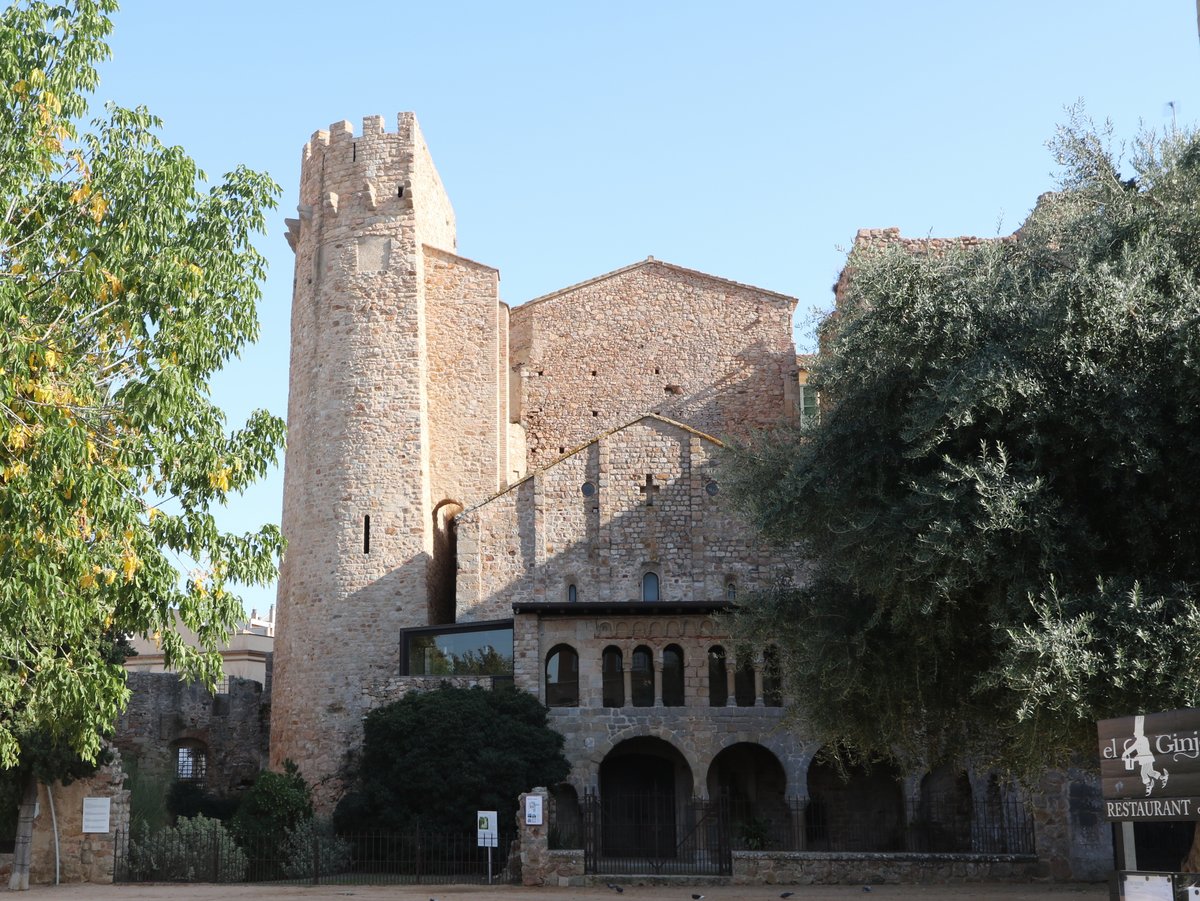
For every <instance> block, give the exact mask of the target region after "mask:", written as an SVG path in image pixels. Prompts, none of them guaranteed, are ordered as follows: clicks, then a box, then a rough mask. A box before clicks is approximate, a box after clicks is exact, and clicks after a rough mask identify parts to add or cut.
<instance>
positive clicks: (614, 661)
mask: <svg viewBox="0 0 1200 901" xmlns="http://www.w3.org/2000/svg"><path fill="white" fill-rule="evenodd" d="M602 669H603V671H604V690H603V695H604V706H605V707H624V706H625V661H624V659H623V658H622V655H621V649H620V648H618V647H616V646H614V645H610V646H609V647H607V648H605V649H604V657H603V659H602Z"/></svg>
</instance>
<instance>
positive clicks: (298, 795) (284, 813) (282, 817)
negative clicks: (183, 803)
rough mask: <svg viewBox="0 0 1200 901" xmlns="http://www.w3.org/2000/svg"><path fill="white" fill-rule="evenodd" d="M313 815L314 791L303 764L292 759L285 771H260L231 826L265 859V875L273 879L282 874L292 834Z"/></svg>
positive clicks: (248, 848)
mask: <svg viewBox="0 0 1200 901" xmlns="http://www.w3.org/2000/svg"><path fill="white" fill-rule="evenodd" d="M312 815H313V809H312V791H311V790H310V789H309V787H308V783H307V782H305V781H304V777H303V776H301V775H300V769H299V767H297V766H296V764H294V763H293V762H292V761H290V760H288V761H286V762H285V763H284V765H283V772H282V773H273V772H271V771H269V770H264V771H263V772H261V773H259V774H258V778H256V779H255V780H254V785H253V786H251V787H250V790H249V791H248V792H246V794H245V796H244V797H243V798H242V803H241V806H240V807H238V810H237V813H235V814H234V815H233V820H232V821H231V822H230V824H229V826H230V829H231V831H232V832H233V834H234V836H235V837H236V838H237V841H238V844H240V845H241V846H242V847H243V848H244V849H245V850H246V852H247V853H249V854H250V855H251V856H252V857H254V858H255V859H256V860H262V861H264V862H265V865H266V866H267V868H268V870H269V871H270V872H267V873H264V874H263V878H271V877H273V876H275V875H278V871H279V869H280V862H281V861H283V860H284V859H285V857H284V855H285V853H286V852H285V845H286V843H287V839H288V836H289V835H290V834H291V833H292V831H293V830H295V829H296V827H297V826H299V825H300V823H302V822H304V821H305V820H311V819H312Z"/></svg>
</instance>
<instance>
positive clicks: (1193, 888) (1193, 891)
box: [1187, 885, 1200, 899]
mask: <svg viewBox="0 0 1200 901" xmlns="http://www.w3.org/2000/svg"><path fill="white" fill-rule="evenodd" d="M1187 896H1188V898H1189V899H1191V898H1200V885H1189V886H1188V890H1187Z"/></svg>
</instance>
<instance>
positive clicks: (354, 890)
mask: <svg viewBox="0 0 1200 901" xmlns="http://www.w3.org/2000/svg"><path fill="white" fill-rule="evenodd" d="M623 888H624V891H623V892H621V893H619V894H618V893H617V892H615V891H613V890H611V889H607V888H604V887H603V886H601V887H597V888H548V887H547V888H520V887H518V886H508V885H505V886H492V887H489V886H480V885H445V886H443V885H424V886H420V885H418V886H394V885H388V886H383V885H381V886H357V885H356V886H344V885H343V886H336V885H331V886H299V887H298V886H263V885H62V886H36V887H34V888H33V889H31V891H30V893H29V894H30V895H31V896H33V898H34V899H44V901H49V899H50V898H54V899H59V898H62V899H70V901H85V899H86V901H93V899H94V901H117V899H120V901H126V899H128V901H225V899H227V898H231V899H235V898H262V899H271V901H343V899H345V898H348V897H353V898H354V899H356V901H486V899H490V898H498V899H501V901H612V899H615V898H620V899H621V901H650V899H653V901H689V899H691V898H693V897H694V896H695V895H703V896H704V898H705V899H706V901H741V899H746V901H770V899H774V898H779V897H781V895H782V893H783V892H786V891H790V892H792V895H791V901H849V899H855V898H864V899H865V898H872V899H879V901H884V899H887V901H904V899H906V901H915V899H917V898H920V899H929V901H952V899H953V901H959V899H975V901H1034V899H1039V901H1040V899H1043V898H1050V899H1055V901H1105V899H1107V898H1108V887H1107V886H1105V885H1000V884H979V883H971V884H965V885H879V886H872V887H871V892H870V894H867V893H865V890H864V888H863V886H861V885H793V886H772V885H766V886H738V885H728V886H690V885H668V886H663V885H656V886H639V885H625V886H623Z"/></svg>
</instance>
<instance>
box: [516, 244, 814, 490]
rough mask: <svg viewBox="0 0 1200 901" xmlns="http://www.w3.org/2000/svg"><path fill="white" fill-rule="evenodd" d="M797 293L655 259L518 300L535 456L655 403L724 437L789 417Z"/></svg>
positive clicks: (546, 458)
mask: <svg viewBox="0 0 1200 901" xmlns="http://www.w3.org/2000/svg"><path fill="white" fill-rule="evenodd" d="M795 305H796V301H795V299H794V298H791V297H785V296H784V295H781V294H775V293H772V292H769V291H763V290H760V289H757V288H751V287H748V286H746V285H739V284H737V283H735V282H730V281H726V280H723V279H718V278H714V277H712V276H708V275H704V274H702V273H698V272H693V271H691V270H688V269H683V268H681V267H678V266H671V265H669V264H666V263H660V262H655V261H653V260H648V261H646V262H643V263H639V264H636V265H634V266H629V267H626V268H625V269H621V270H618V271H617V272H614V273H610V274H608V275H605V276H601V277H599V278H597V279H593V280H592V281H589V282H584V283H583V284H580V285H576V286H574V287H571V288H566V289H564V290H562V291H559V292H557V293H555V294H551V295H548V296H547V297H544V298H540V299H538V300H534V301H530V302H529V303H526V304H523V305H521V306H518V307H515V308H514V309H513V311H512V335H511V338H512V350H511V355H512V361H513V364H514V366H518V365H519V367H520V381H521V401H520V421H521V423H522V424H523V425H524V426H525V429H526V441H527V446H528V453H529V463H530V468H531V469H537V468H539V467H542V466H544V465H546V464H547V463H548V462H550V461H551V460H553V459H554V458H555V457H558V456H560V455H561V454H563V453H565V452H566V451H568V450H570V449H572V448H574V447H577V446H579V445H580V444H582V443H584V442H585V441H589V440H591V439H592V438H593V437H595V436H596V435H597V434H599V433H601V432H603V431H605V430H607V429H611V428H613V427H615V426H619V425H622V424H624V423H626V422H628V421H629V420H631V419H633V418H634V417H635V416H638V415H641V414H643V413H647V412H656V413H661V414H662V415H664V416H667V417H670V418H671V419H675V420H678V421H680V422H682V423H684V424H686V425H689V426H691V427H693V428H696V429H699V430H701V431H703V432H707V433H709V434H711V435H715V436H716V437H718V438H719V437H722V436H725V435H740V434H745V433H746V431H747V430H749V429H752V428H755V427H763V426H770V425H775V424H776V423H778V422H780V421H781V420H784V419H788V418H791V417H792V416H793V415H794V408H795V385H796V350H795V346H794V344H793V342H792V331H791V321H792V313H793V311H794V309H795Z"/></svg>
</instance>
